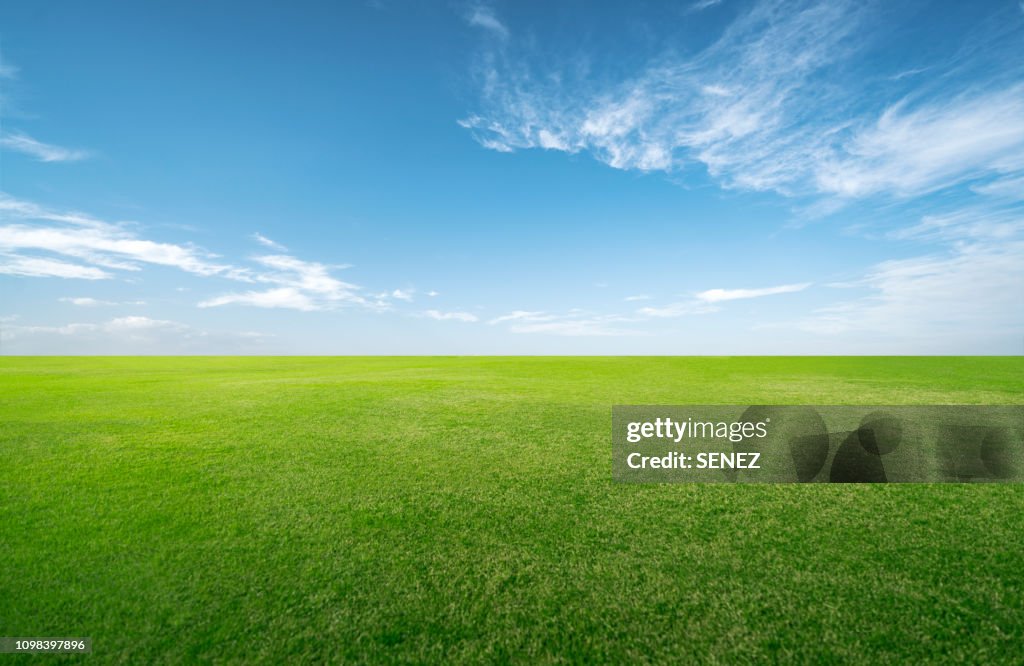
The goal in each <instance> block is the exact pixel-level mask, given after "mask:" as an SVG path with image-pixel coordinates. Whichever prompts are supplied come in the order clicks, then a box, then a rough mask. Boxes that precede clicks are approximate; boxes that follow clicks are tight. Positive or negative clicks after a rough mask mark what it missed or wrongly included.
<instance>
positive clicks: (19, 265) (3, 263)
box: [0, 252, 112, 280]
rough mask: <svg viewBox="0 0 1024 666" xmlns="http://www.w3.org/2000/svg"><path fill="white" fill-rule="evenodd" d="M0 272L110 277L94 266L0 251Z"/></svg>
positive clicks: (95, 278)
mask: <svg viewBox="0 0 1024 666" xmlns="http://www.w3.org/2000/svg"><path fill="white" fill-rule="evenodd" d="M0 274H4V275H21V276H24V277H57V278H74V279H79V280H103V279H106V278H110V277H112V276H111V274H110V273H108V272H106V271H104V270H100V269H99V268H96V267H94V266H82V265H81V264H72V263H70V262H67V261H61V260H59V259H46V258H43V257H29V256H24V255H17V254H8V253H2V252H0Z"/></svg>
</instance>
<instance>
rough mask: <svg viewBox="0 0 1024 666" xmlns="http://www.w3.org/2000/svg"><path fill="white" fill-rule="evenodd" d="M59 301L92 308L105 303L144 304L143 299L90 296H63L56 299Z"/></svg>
mask: <svg viewBox="0 0 1024 666" xmlns="http://www.w3.org/2000/svg"><path fill="white" fill-rule="evenodd" d="M58 300H59V301H60V302H61V303H70V304H71V305H76V306H78V307H84V308H94V307H100V306H106V305H145V304H146V302H145V301H124V302H118V301H103V300H100V299H98V298H92V297H91V296H64V297H62V298H60V299H58Z"/></svg>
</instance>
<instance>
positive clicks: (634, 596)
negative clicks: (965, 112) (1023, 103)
mask: <svg viewBox="0 0 1024 666" xmlns="http://www.w3.org/2000/svg"><path fill="white" fill-rule="evenodd" d="M1020 402H1024V358H226V357H219V358H2V359H0V451H2V454H3V455H2V458H0V463H2V464H0V636H3V635H6V636H19V635H20V636H91V637H92V638H93V645H94V647H93V656H92V657H91V659H92V660H95V661H99V662H123V663H184V662H195V661H218V662H237V663H252V662H257V661H263V662H271V663H284V662H289V663H295V662H297V661H302V660H307V661H323V662H338V661H353V662H356V661H362V662H418V663H422V662H455V663H459V662H461V663H479V662H483V661H487V662H507V661H512V662H520V663H530V664H536V663H584V662H586V663H595V662H611V663H622V662H637V661H641V662H642V661H648V662H663V661H691V660H698V659H699V660H702V661H707V662H713V663H714V662H717V663H736V662H753V661H765V660H778V661H787V662H804V663H820V662H848V663H888V662H895V661H909V662H918V663H920V662H930V661H942V662H965V663H966V662H971V663H1021V662H1022V661H1024V487H1021V486H1018V485H958V484H946V485H905V486H898V487H895V486H892V487H891V486H884V485H875V486H839V485H833V486H830V485H816V486H799V485H753V486H731V485H722V486H718V485H716V486H707V485H686V484H684V485H641V486H637V485H626V484H616V483H614V482H612V481H611V441H610V408H611V405H613V404H617V403H624V404H628V403H663V404H680V403H696V404H714V403H724V404H748V403H810V404H886V403H889V404H927V403H937V404H942V403H947V404H948V403H989V404H1008V403H1020ZM39 659H40V660H45V661H54V660H56V659H59V658H56V657H53V656H45V657H44V656H40V657H39ZM65 659H69V660H73V659H80V657H66V658H65Z"/></svg>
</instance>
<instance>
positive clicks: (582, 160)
mask: <svg viewBox="0 0 1024 666" xmlns="http://www.w3.org/2000/svg"><path fill="white" fill-rule="evenodd" d="M613 4H615V5H617V6H615V7H610V5H613ZM0 53H2V58H3V60H2V63H0V85H2V89H0V103H2V110H0V121H2V127H0V190H2V192H3V194H2V198H0V352H2V353H5V354H30V353H60V354H78V353H83V354H89V353H328V354H365V353H369V354H420V353H439V354H478V353H511V354H520V353H540V354H548V353H551V354H564V353H607V354H751V353H797V354H805V353H824V354H832V353H854V354H859V353H883V354H904V353H912V354H917V353H925V354H929V353H968V354H993V353H999V354H1020V353H1022V352H1024V5H1022V4H1021V3H1020V2H1018V1H1017V0H1010V1H1002V0H1000V1H995V0H993V1H989V2H970V3H965V2H945V3H926V2H900V3H886V2H866V3H865V2H820V3H819V2H787V3H781V2H771V1H753V2H750V1H739V0H717V1H716V0H700V1H697V2H663V3H642V2H635V3H633V2H631V3H583V2H559V3H548V2H543V3H542V2H536V3H526V2H504V3H502V2H495V3H486V4H481V3H473V2H436V3H422V2H411V1H410V2H398V1H392V0H377V1H376V2H365V3H363V2H350V3H338V2H321V3H317V2H295V3H287V4H286V3H262V2H244V3H241V2H239V3H229V2H211V3H182V2H145V3H128V2H117V3H111V2H89V3H82V2H7V3H4V5H3V7H2V8H0Z"/></svg>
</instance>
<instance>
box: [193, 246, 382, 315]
mask: <svg viewBox="0 0 1024 666" xmlns="http://www.w3.org/2000/svg"><path fill="white" fill-rule="evenodd" d="M254 261H255V262H256V263H257V264H260V265H261V266H263V267H264V270H254V271H252V272H251V273H250V281H252V282H262V283H268V284H272V285H275V286H274V288H272V289H267V290H265V291H259V290H249V291H244V292H233V293H228V294H223V295H220V296H216V297H213V298H209V299H206V300H204V301H202V302H200V303H199V304H198V305H199V307H201V308H212V307H220V306H224V305H249V306H253V307H258V308H285V309H290V310H303V311H307V312H308V311H313V310H331V309H335V308H338V307H342V306H346V305H360V306H364V307H370V308H375V309H383V308H385V307H386V305H385V304H383V303H381V302H380V301H378V300H372V299H368V298H367V297H366V296H364V295H363V289H362V288H361V287H360V286H358V285H355V284H352V283H349V282H344V281H342V280H339V279H337V278H335V277H334V276H333V275H331V268H332V267H331V266H327V265H325V264H321V263H318V262H313V261H304V260H302V259H298V258H297V257H293V256H290V255H266V256H261V257H255V258H254ZM335 268H337V267H335Z"/></svg>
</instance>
